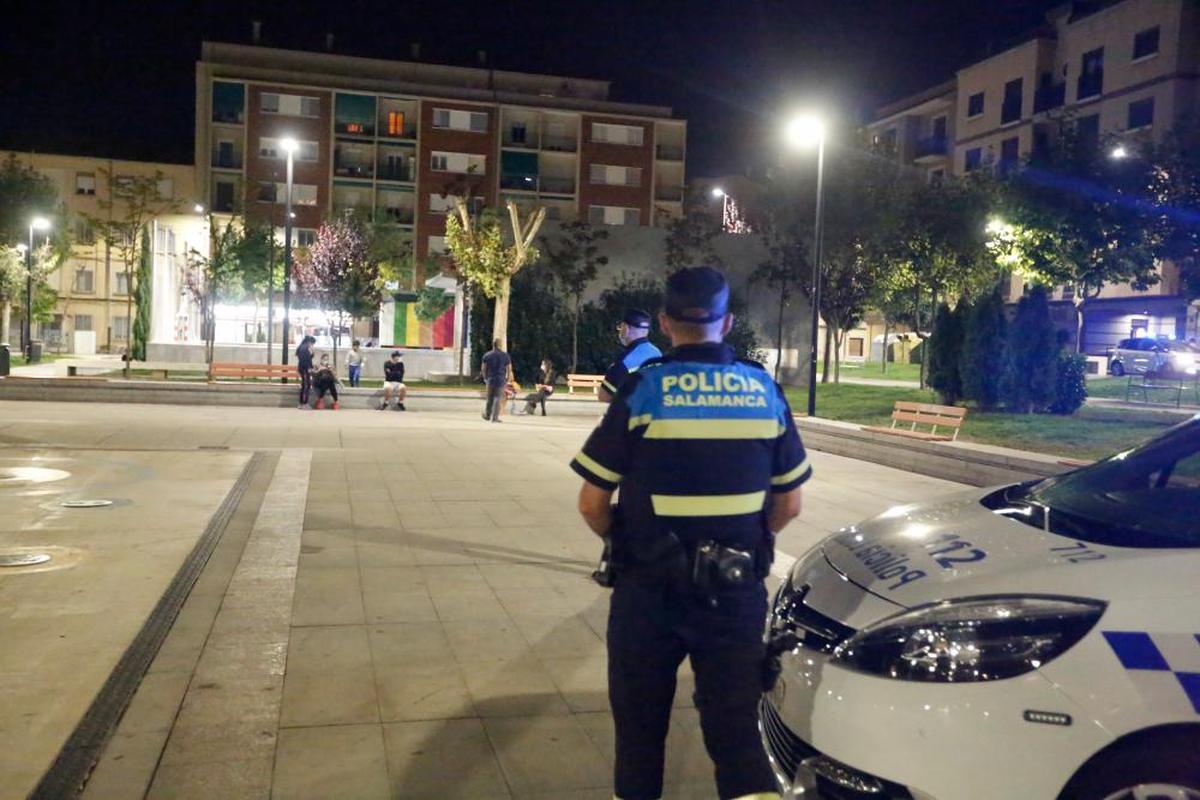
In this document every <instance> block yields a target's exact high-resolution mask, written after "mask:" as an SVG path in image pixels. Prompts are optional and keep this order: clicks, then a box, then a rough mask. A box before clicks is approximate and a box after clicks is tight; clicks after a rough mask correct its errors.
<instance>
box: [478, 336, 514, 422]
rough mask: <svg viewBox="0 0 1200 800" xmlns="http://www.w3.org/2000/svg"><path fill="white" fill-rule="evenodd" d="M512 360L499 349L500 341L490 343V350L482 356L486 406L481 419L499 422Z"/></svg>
mask: <svg viewBox="0 0 1200 800" xmlns="http://www.w3.org/2000/svg"><path fill="white" fill-rule="evenodd" d="M511 367H512V359H511V358H509V355H508V353H506V352H504V350H503V348H501V347H500V340H499V339H496V340H495V341H493V342H492V349H491V350H489V351H487V352H486V353H484V355H483V382H484V385H485V386H487V404H486V405H484V407H483V418H484V419H490V420H491V421H492V422H499V421H500V406H502V405H503V404H504V388H505V387H506V386H507V385H508V374H509V369H510V368H511Z"/></svg>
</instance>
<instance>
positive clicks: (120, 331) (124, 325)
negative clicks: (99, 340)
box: [75, 316, 129, 341]
mask: <svg viewBox="0 0 1200 800" xmlns="http://www.w3.org/2000/svg"><path fill="white" fill-rule="evenodd" d="M75 319H79V317H76V318H75ZM75 329H76V330H78V329H79V325H78V323H76V325H75ZM112 335H113V338H114V339H120V340H121V341H124V340H126V339H128V338H129V317H118V316H113V318H112Z"/></svg>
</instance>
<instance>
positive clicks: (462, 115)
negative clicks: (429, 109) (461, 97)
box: [433, 108, 488, 133]
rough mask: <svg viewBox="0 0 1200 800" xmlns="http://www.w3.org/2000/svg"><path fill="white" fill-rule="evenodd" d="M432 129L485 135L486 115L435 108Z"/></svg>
mask: <svg viewBox="0 0 1200 800" xmlns="http://www.w3.org/2000/svg"><path fill="white" fill-rule="evenodd" d="M433 127H435V128H442V129H445V130H452V131H470V132H472V133H487V127H488V115H487V114H486V113H484V112H482V111H456V110H454V109H450V108H435V109H434V110H433Z"/></svg>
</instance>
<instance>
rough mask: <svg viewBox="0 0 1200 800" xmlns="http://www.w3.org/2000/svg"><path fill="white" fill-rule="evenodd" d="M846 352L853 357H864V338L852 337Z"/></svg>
mask: <svg viewBox="0 0 1200 800" xmlns="http://www.w3.org/2000/svg"><path fill="white" fill-rule="evenodd" d="M846 352H847V355H849V356H850V357H851V358H862V354H863V340H862V339H861V338H859V337H857V336H855V337H852V338H851V339H850V343H849V346H848V348H847V351H846Z"/></svg>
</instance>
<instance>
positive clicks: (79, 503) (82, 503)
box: [59, 500, 113, 508]
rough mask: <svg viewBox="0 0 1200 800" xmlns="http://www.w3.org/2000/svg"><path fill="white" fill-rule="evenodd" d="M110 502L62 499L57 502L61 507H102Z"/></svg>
mask: <svg viewBox="0 0 1200 800" xmlns="http://www.w3.org/2000/svg"><path fill="white" fill-rule="evenodd" d="M112 504H113V501H112V500H63V501H62V502H61V503H59V505H60V506H62V507H63V508H104V507H105V506H111V505H112Z"/></svg>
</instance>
